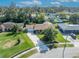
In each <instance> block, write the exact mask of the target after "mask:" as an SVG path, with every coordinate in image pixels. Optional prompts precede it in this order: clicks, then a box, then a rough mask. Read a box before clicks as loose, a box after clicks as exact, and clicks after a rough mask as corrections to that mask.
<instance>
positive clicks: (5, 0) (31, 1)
mask: <svg viewBox="0 0 79 59" xmlns="http://www.w3.org/2000/svg"><path fill="white" fill-rule="evenodd" d="M12 1H13V2H14V3H16V6H19V7H26V6H29V7H30V6H34V5H38V6H42V7H46V6H61V5H62V6H67V7H79V0H0V6H9V5H10V4H11V2H12Z"/></svg>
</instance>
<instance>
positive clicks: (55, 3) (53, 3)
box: [50, 2, 61, 5]
mask: <svg viewBox="0 0 79 59" xmlns="http://www.w3.org/2000/svg"><path fill="white" fill-rule="evenodd" d="M50 3H51V4H58V5H60V4H61V3H60V2H50Z"/></svg>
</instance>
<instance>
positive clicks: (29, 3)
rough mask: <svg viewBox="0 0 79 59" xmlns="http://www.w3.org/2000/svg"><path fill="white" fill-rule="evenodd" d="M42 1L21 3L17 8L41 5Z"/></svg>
mask: <svg viewBox="0 0 79 59" xmlns="http://www.w3.org/2000/svg"><path fill="white" fill-rule="evenodd" d="M41 4H42V3H41V1H39V0H33V1H21V2H19V3H18V4H17V6H29V5H30V6H33V5H41Z"/></svg>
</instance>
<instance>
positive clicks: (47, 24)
mask: <svg viewBox="0 0 79 59" xmlns="http://www.w3.org/2000/svg"><path fill="white" fill-rule="evenodd" d="M52 27H53V26H52V23H50V22H44V23H43V24H31V25H27V24H26V27H25V29H26V30H28V32H33V31H34V32H35V33H38V32H40V31H43V30H45V29H48V28H52Z"/></svg>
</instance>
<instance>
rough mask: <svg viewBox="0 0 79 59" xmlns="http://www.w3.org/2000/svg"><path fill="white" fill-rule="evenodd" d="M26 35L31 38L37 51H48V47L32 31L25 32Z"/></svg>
mask: <svg viewBox="0 0 79 59" xmlns="http://www.w3.org/2000/svg"><path fill="white" fill-rule="evenodd" d="M27 35H28V37H29V38H30V39H31V40H32V42H33V43H34V45H35V46H36V48H37V50H38V52H44V51H48V50H49V49H48V47H47V46H46V45H45V44H44V43H43V42H42V41H41V40H40V39H39V38H38V37H37V35H35V34H33V33H27Z"/></svg>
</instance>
